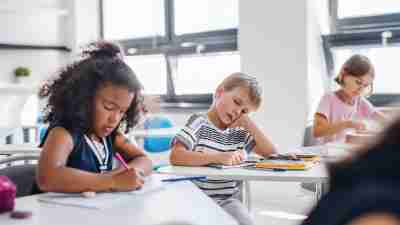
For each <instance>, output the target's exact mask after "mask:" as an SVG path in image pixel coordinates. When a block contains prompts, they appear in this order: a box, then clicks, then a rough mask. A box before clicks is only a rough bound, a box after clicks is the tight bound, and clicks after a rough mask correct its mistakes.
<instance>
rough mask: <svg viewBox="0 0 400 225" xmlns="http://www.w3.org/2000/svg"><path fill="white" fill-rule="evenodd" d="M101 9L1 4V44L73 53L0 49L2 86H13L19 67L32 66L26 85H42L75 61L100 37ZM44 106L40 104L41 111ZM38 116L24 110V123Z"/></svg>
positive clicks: (75, 2)
mask: <svg viewBox="0 0 400 225" xmlns="http://www.w3.org/2000/svg"><path fill="white" fill-rule="evenodd" d="M98 9H99V0H85V1H79V0H68V1H64V0H35V1H31V0H2V1H0V27H1V31H0V43H1V44H25V45H62V46H67V47H69V48H71V49H72V50H73V51H72V52H65V51H58V50H29V49H23V50H21V49H1V48H0V74H1V76H0V83H14V82H15V81H14V79H15V78H14V75H13V71H14V69H15V68H16V67H18V66H26V67H29V68H30V69H31V71H32V76H31V77H30V78H29V80H28V81H25V83H26V84H27V85H29V84H33V83H39V82H40V81H42V80H45V79H47V78H48V77H49V76H52V75H54V74H55V73H56V72H57V71H58V70H59V69H60V68H61V67H62V66H64V65H65V64H66V63H69V62H71V61H72V60H74V59H76V55H77V52H78V51H79V46H82V45H83V44H86V43H87V42H89V41H93V40H97V39H98V38H99V36H100V34H99V33H100V32H99V27H100V25H99V10H98ZM64 12H66V13H65V14H64ZM61 14H62V15H61ZM45 104H46V103H45V102H43V101H41V102H39V105H40V106H39V108H43V106H44V105H45ZM36 113H37V108H36V107H34V108H33V107H32V106H31V107H29V106H28V109H27V108H25V110H23V111H22V115H25V116H23V118H24V119H23V120H22V122H23V124H25V125H27V124H34V123H35V121H36ZM27 121H28V122H27ZM21 141H22V132H21V131H20V130H16V132H15V133H14V143H19V142H21ZM0 142H1V143H4V140H3V139H2V140H0Z"/></svg>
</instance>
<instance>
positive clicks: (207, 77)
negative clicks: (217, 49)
mask: <svg viewBox="0 0 400 225" xmlns="http://www.w3.org/2000/svg"><path fill="white" fill-rule="evenodd" d="M177 68H178V71H177V73H176V76H175V77H174V80H175V85H176V86H175V90H176V94H178V95H187V94H208V93H213V92H214V91H215V89H216V87H217V85H218V84H219V83H220V82H221V81H222V80H223V79H224V78H225V77H226V76H227V75H229V74H230V73H232V71H240V58H239V55H238V54H234V53H231V54H226V53H224V54H215V53H214V54H208V55H207V56H197V55H192V56H182V57H179V58H178V66H177ZM189 86H190V87H191V88H190V89H188V88H187V87H189Z"/></svg>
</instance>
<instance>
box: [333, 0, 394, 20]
mask: <svg viewBox="0 0 400 225" xmlns="http://www.w3.org/2000/svg"><path fill="white" fill-rule="evenodd" d="M398 12H400V2H399V1H393V0H380V1H377V0H351V1H349V0H339V2H338V17H339V18H340V19H342V18H348V17H365V16H378V15H385V14H392V13H398Z"/></svg>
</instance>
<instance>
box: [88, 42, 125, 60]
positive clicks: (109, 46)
mask: <svg viewBox="0 0 400 225" xmlns="http://www.w3.org/2000/svg"><path fill="white" fill-rule="evenodd" d="M82 56H83V57H90V58H102V57H110V58H120V59H122V58H123V51H122V48H121V47H120V46H119V45H117V44H115V43H112V42H106V41H99V42H94V43H90V44H89V45H88V46H87V49H85V50H83V52H82Z"/></svg>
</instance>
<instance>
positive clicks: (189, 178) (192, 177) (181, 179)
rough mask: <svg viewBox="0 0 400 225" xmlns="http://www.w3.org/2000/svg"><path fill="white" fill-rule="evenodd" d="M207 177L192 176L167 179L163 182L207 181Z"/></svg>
mask: <svg viewBox="0 0 400 225" xmlns="http://www.w3.org/2000/svg"><path fill="white" fill-rule="evenodd" d="M206 178H207V177H206V176H191V177H179V178H166V179H162V180H161V181H163V182H175V181H183V180H203V179H206Z"/></svg>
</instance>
